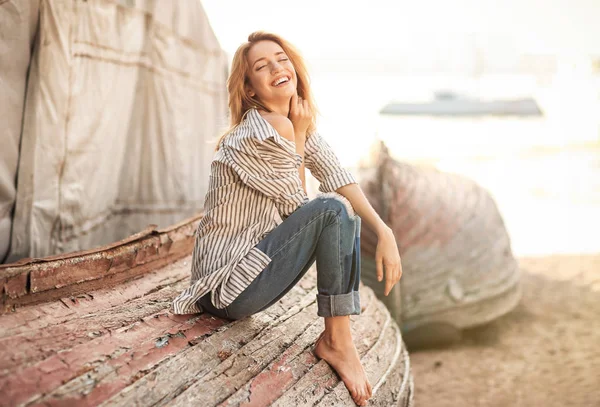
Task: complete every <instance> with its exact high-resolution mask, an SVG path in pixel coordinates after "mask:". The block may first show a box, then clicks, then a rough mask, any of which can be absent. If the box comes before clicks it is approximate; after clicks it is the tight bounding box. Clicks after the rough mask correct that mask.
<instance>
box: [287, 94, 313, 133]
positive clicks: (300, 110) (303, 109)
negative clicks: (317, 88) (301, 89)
mask: <svg viewBox="0 0 600 407" xmlns="http://www.w3.org/2000/svg"><path fill="white" fill-rule="evenodd" d="M289 118H290V120H291V122H292V124H293V126H294V137H295V138H296V141H306V130H307V129H308V126H310V123H311V120H312V117H311V115H310V110H309V108H308V101H306V100H303V99H302V98H301V97H300V96H298V94H297V93H295V94H294V95H293V96H292V99H291V100H290V114H289Z"/></svg>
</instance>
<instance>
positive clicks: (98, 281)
mask: <svg viewBox="0 0 600 407" xmlns="http://www.w3.org/2000/svg"><path fill="white" fill-rule="evenodd" d="M200 218H201V215H199V216H195V217H193V218H189V219H186V220H185V221H183V222H181V223H180V224H177V225H173V226H172V227H170V228H167V229H163V230H158V231H156V230H154V229H155V227H154V226H152V227H149V228H148V230H145V231H143V232H140V233H138V234H136V235H133V236H130V237H128V238H126V239H123V240H121V241H119V242H115V243H113V244H111V245H108V246H105V247H101V248H96V249H91V250H85V251H80V252H75V253H67V254H63V255H57V256H50V257H46V258H43V259H23V260H22V261H19V262H17V263H12V264H3V265H0V277H1V278H2V281H3V284H2V294H1V295H2V296H1V297H0V314H4V313H7V312H10V311H11V310H14V309H15V307H18V306H23V305H27V304H38V303H42V302H48V301H52V300H56V299H58V298H61V297H68V296H76V295H80V294H85V293H86V292H89V291H91V290H97V289H102V288H106V287H111V286H116V285H118V284H121V283H123V282H125V281H127V280H130V279H132V278H136V277H139V276H141V275H143V274H145V273H148V272H151V271H154V270H156V269H158V268H161V267H163V266H165V265H167V264H169V263H172V262H174V261H175V260H177V259H180V258H182V257H186V256H188V255H189V254H190V253H191V251H192V249H193V247H194V231H195V228H196V227H197V225H198V222H199V221H200Z"/></svg>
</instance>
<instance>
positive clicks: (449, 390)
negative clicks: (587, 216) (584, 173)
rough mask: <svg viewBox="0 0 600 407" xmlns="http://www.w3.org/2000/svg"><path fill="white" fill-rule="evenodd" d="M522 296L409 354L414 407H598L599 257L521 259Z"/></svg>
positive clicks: (599, 387)
mask: <svg viewBox="0 0 600 407" xmlns="http://www.w3.org/2000/svg"><path fill="white" fill-rule="evenodd" d="M519 263H520V266H521V269H522V270H523V279H522V288H523V298H522V300H521V302H520V303H519V305H518V306H517V307H516V308H515V309H514V310H513V311H512V312H510V313H509V314H507V315H505V316H504V317H502V318H499V319H498V320H496V321H494V322H493V323H491V324H488V325H486V326H482V327H479V328H475V329H471V330H469V331H467V332H466V334H465V337H464V338H463V340H462V341H461V342H460V343H459V344H457V345H455V346H452V347H449V348H447V349H442V350H431V351H419V352H413V353H412V354H411V363H412V371H413V374H414V377H415V402H416V405H419V406H427V407H434V406H527V407H529V406H586V407H587V406H600V323H599V315H600V254H595V255H555V256H546V257H527V258H520V259H519Z"/></svg>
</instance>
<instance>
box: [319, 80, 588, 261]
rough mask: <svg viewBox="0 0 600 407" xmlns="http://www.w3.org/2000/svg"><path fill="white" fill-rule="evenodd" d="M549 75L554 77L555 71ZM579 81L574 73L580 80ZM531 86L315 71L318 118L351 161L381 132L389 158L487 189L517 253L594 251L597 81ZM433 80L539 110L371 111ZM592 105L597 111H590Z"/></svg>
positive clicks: (419, 96) (420, 94) (421, 90)
mask: <svg viewBox="0 0 600 407" xmlns="http://www.w3.org/2000/svg"><path fill="white" fill-rule="evenodd" d="M555 82H556V81H555ZM580 82H581V81H580ZM559 83H560V86H558V85H552V86H548V85H547V84H546V85H545V86H540V85H539V84H536V83H535V81H534V80H531V79H527V78H519V77H517V78H513V80H510V78H501V79H498V78H487V79H484V80H477V81H474V80H472V79H468V78H467V79H464V78H459V79H457V78H447V77H446V78H442V77H433V78H431V77H429V78H415V77H411V78H397V77H393V76H388V77H386V76H364V75H327V74H326V75H320V76H316V77H315V78H314V80H313V88H314V89H315V93H316V97H317V102H318V104H319V107H320V109H321V112H322V113H323V117H322V119H321V121H320V124H319V129H320V131H321V133H322V134H323V135H324V136H325V137H326V138H327V140H328V141H329V142H330V144H331V145H332V146H333V148H334V150H335V151H336V153H337V154H338V156H339V157H340V160H341V161H342V164H343V165H345V166H347V167H350V168H354V167H355V166H356V165H357V164H358V163H359V162H360V161H361V160H362V159H364V158H365V157H366V155H367V151H368V149H369V147H370V146H371V144H372V143H373V142H374V141H375V140H377V139H381V140H383V141H384V142H385V143H386V145H387V146H388V148H389V149H390V151H391V152H392V154H393V155H394V156H395V157H397V158H398V159H402V160H405V161H408V162H412V163H415V164H418V165H434V166H436V167H437V168H439V169H441V170H444V171H449V172H453V173H459V174H462V175H465V176H468V177H470V178H472V179H474V180H475V181H477V182H478V183H479V184H480V185H482V186H483V187H485V188H486V189H488V190H489V191H490V192H491V193H492V195H493V197H494V198H495V200H496V202H497V204H498V206H499V209H500V212H501V213H502V215H503V218H504V220H505V223H506V226H507V229H508V231H509V234H510V236H511V240H512V246H513V250H514V252H515V253H516V254H517V255H546V254H553V253H597V252H600V237H599V236H598V231H599V230H600V142H599V140H600V108H599V106H600V103H598V102H599V95H600V91H599V89H600V87H599V86H598V81H597V80H596V81H590V82H588V83H587V85H586V83H585V82H581V83H583V85H582V84H581V83H580V85H579V86H574V87H573V89H571V90H570V91H569V92H570V94H569V93H567V94H565V91H564V89H565V86H563V85H564V84H563V83H562V82H559ZM439 89H453V90H457V89H458V90H459V91H463V92H466V93H468V94H469V95H471V96H481V97H499V98H502V97H504V98H509V97H518V96H531V95H533V96H534V97H536V99H537V100H538V101H539V103H540V105H541V107H542V109H543V110H544V112H545V115H544V116H543V117H540V118H518V117H487V118H480V119H477V118H476V119H473V118H431V117H429V118H428V117H399V116H393V117H391V116H380V115H379V114H378V112H379V110H380V109H381V107H382V106H384V105H385V104H386V103H388V102H389V101H391V100H406V101H408V100H410V101H415V100H424V99H426V98H428V97H430V95H431V94H432V92H433V91H435V90H439ZM595 113H597V114H595Z"/></svg>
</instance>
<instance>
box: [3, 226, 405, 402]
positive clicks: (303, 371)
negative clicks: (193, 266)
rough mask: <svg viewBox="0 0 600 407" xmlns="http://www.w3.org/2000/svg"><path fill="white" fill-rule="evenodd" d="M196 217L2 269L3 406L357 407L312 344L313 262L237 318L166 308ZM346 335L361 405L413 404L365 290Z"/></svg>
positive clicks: (392, 343) (387, 330)
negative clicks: (357, 362) (265, 304)
mask: <svg viewBox="0 0 600 407" xmlns="http://www.w3.org/2000/svg"><path fill="white" fill-rule="evenodd" d="M199 219H200V217H196V218H191V219H188V220H186V221H184V222H182V223H180V224H178V225H174V226H173V227H170V228H166V229H157V228H156V227H153V226H152V227H149V228H147V229H146V230H144V231H143V232H140V233H139V234H137V235H134V236H131V237H130V238H128V239H125V240H123V241H120V242H117V243H114V244H111V245H108V246H105V247H101V248H98V249H94V250H88V251H84V252H77V253H71V254H66V255H60V256H53V257H47V258H41V259H24V260H22V261H20V262H18V263H12V264H5V265H1V266H0V281H2V296H1V298H2V314H1V315H0V355H1V356H0V358H1V361H0V405H7V406H8V405H10V406H28V405H42V404H44V405H78V406H86V405H90V406H91V405H94V406H95V405H103V406H109V405H119V406H132V405H143V406H150V405H164V404H167V403H168V404H169V405H181V406H184V405H185V406H187V405H192V404H194V405H200V406H213V405H221V406H225V405H236V406H237V405H253V406H264V405H275V406H290V405H309V406H310V405H320V406H325V405H327V406H329V405H336V406H337V405H353V402H352V399H351V398H350V395H349V393H348V391H347V390H346V388H345V386H344V383H343V382H342V381H341V380H340V379H339V377H338V376H337V375H336V373H335V372H334V371H333V370H332V369H331V368H330V367H329V365H328V364H327V363H326V362H325V361H323V360H318V359H317V358H316V357H315V355H314V353H313V351H312V347H313V345H314V342H315V341H316V339H317V337H318V335H319V333H320V332H321V331H322V324H323V323H322V322H321V318H320V317H318V316H317V312H316V272H315V271H316V270H315V269H314V268H313V270H311V271H309V272H308V273H307V275H306V276H305V277H304V278H303V279H302V280H301V281H300V282H299V284H298V285H297V286H296V287H295V288H294V289H293V290H292V291H291V292H290V293H288V294H287V295H286V296H285V297H283V298H282V299H281V300H280V301H279V302H278V303H276V304H275V305H273V306H272V307H270V308H269V309H267V310H265V311H263V312H261V313H258V314H256V315H253V316H251V317H248V318H245V319H243V320H239V321H233V322H231V321H227V320H223V319H219V318H216V317H214V316H212V315H210V314H208V313H201V314H193V315H173V314H171V313H170V312H169V307H170V304H171V301H172V300H173V298H174V297H175V296H176V295H178V294H179V292H180V291H182V290H183V289H184V288H185V287H187V286H188V285H189V282H190V281H189V277H190V273H189V264H190V261H191V256H190V253H191V249H192V247H193V244H194V231H195V228H196V226H197V223H198V221H199ZM361 302H362V308H363V309H362V314H361V315H359V316H352V317H351V319H352V320H353V323H352V329H353V334H354V338H355V343H356V344H357V348H358V350H359V353H360V355H361V358H362V362H363V365H364V366H365V369H366V371H367V374H368V376H369V379H370V381H371V383H372V384H373V388H374V396H373V398H372V400H371V402H370V405H374V406H390V405H399V406H410V405H412V393H413V381H412V376H411V372H410V363H409V362H410V361H409V357H408V354H407V351H406V348H405V347H404V345H403V341H402V336H401V333H400V331H399V328H398V326H397V324H396V322H395V320H394V319H393V318H392V317H391V315H390V313H389V312H388V311H387V309H386V307H385V306H384V305H383V303H381V302H380V301H379V300H378V299H377V297H376V296H375V295H374V294H373V291H372V290H371V289H370V288H368V287H365V286H361Z"/></svg>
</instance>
